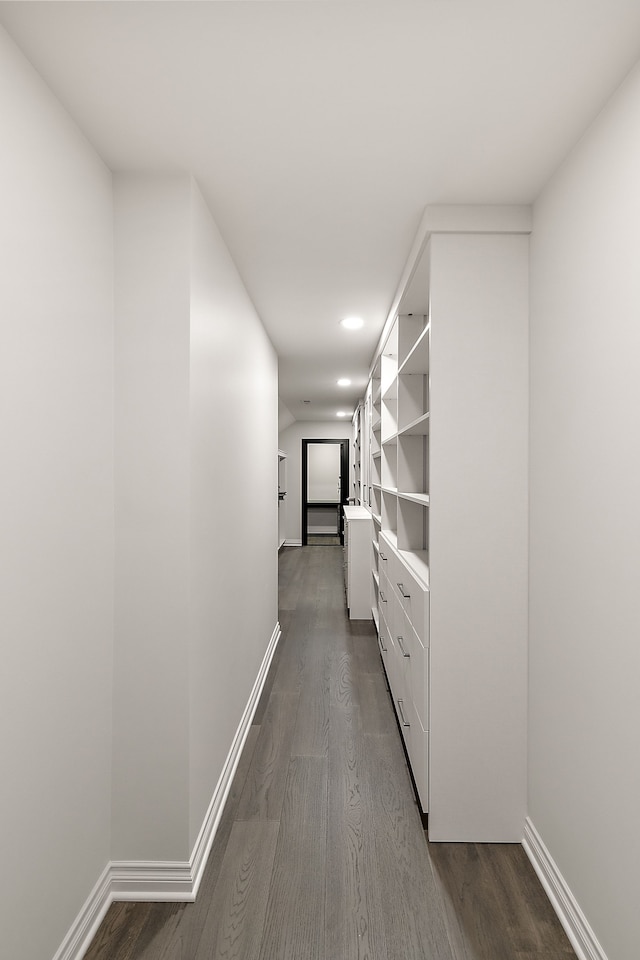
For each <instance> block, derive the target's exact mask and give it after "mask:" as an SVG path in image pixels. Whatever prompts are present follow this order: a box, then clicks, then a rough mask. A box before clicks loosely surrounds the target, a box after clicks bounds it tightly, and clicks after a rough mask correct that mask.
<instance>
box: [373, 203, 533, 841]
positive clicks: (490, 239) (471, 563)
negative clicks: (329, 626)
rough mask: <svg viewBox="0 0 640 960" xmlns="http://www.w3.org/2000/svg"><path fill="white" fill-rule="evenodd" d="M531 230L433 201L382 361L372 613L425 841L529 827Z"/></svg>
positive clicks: (377, 384) (504, 216)
mask: <svg viewBox="0 0 640 960" xmlns="http://www.w3.org/2000/svg"><path fill="white" fill-rule="evenodd" d="M529 230H530V211H529V209H528V208H432V209H430V210H429V209H428V210H427V211H426V213H425V217H424V219H423V223H422V225H421V229H420V232H419V234H418V236H417V238H416V242H415V244H414V248H413V250H412V254H411V257H410V259H409V262H408V263H407V267H406V269H405V274H404V277H405V280H404V282H403V284H401V287H400V290H399V291H398V295H397V297H396V301H395V307H394V310H393V312H392V314H391V317H390V320H389V323H388V325H387V330H386V334H385V337H384V340H383V342H382V343H381V347H380V349H379V351H378V354H377V356H376V358H375V361H374V364H373V368H372V376H371V383H370V388H369V389H370V393H371V398H372V412H371V423H370V428H369V429H370V477H371V480H372V484H371V485H372V503H371V510H372V514H373V542H374V546H373V557H374V560H373V562H372V581H373V582H374V583H375V584H376V590H375V591H374V592H377V597H378V616H377V618H376V622H377V623H378V625H379V642H380V649H381V654H382V658H383V661H384V663H385V668H386V670H387V676H388V679H389V684H390V688H391V692H392V697H393V700H394V705H395V707H396V714H397V717H398V722H399V724H400V728H401V730H402V734H403V736H404V739H405V745H406V748H407V753H408V756H409V759H410V762H411V766H412V770H413V775H414V779H415V782H416V786H417V788H418V794H419V798H420V804H421V806H422V809H423V810H425V811H426V810H427V809H428V812H429V837H430V839H431V840H449V841H465V840H467V841H481V842H482V841H519V840H521V839H522V836H523V830H524V818H525V812H526V779H525V778H526V675H527V674H526V672H527V445H528V439H527V436H528V386H527V384H528V360H527V336H528V288H527V284H528V232H529ZM377 405H378V409H379V418H378V415H377V410H376V406H377ZM376 492H377V495H378V499H376Z"/></svg>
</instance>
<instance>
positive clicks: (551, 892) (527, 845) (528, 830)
mask: <svg viewBox="0 0 640 960" xmlns="http://www.w3.org/2000/svg"><path fill="white" fill-rule="evenodd" d="M522 846H523V847H524V850H525V853H526V854H527V856H528V858H529V860H530V861H531V864H532V866H533V869H534V870H535V871H536V873H537V874H538V878H539V880H540V883H541V884H542V886H543V887H544V889H545V891H546V894H547V896H548V897H549V900H550V901H551V905H552V906H553V909H554V910H555V912H556V913H557V915H558V919H559V920H560V923H561V924H562V926H563V927H564V931H565V933H566V934H567V936H568V937H569V940H570V941H571V946H572V947H573V949H574V950H575V952H576V955H577V956H578V958H579V960H607V956H606V954H605V952H604V950H603V949H602V947H601V946H600V944H599V942H598V938H597V937H596V935H595V933H594V932H593V930H592V929H591V927H590V926H589V922H588V920H587V918H586V917H585V915H584V913H583V912H582V910H581V909H580V906H579V905H578V901H577V900H576V898H575V897H574V895H573V893H572V892H571V889H570V888H569V885H568V884H567V882H566V880H565V879H564V877H563V876H562V874H561V873H560V870H559V869H558V866H557V864H556V863H555V861H554V859H553V857H552V856H551V854H550V853H549V851H548V850H547V848H546V846H545V845H544V842H543V840H542V837H541V836H540V834H539V833H538V831H537V830H536V828H535V826H534V825H533V823H532V821H531V820H530V818H529V817H527V819H526V821H525V828H524V840H523V841H522Z"/></svg>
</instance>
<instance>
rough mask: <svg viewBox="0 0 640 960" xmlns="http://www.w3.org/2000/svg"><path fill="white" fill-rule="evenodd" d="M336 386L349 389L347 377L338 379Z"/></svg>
mask: <svg viewBox="0 0 640 960" xmlns="http://www.w3.org/2000/svg"><path fill="white" fill-rule="evenodd" d="M338 386H339V387H350V386H351V380H349V378H348V377H340V379H339V380H338Z"/></svg>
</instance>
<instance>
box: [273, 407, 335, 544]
mask: <svg viewBox="0 0 640 960" xmlns="http://www.w3.org/2000/svg"><path fill="white" fill-rule="evenodd" d="M352 437H353V424H352V423H351V420H348V421H346V422H345V421H344V420H336V421H333V420H329V421H316V420H296V421H294V423H292V424H291V425H290V426H288V427H287V428H286V429H285V430H283V431H282V433H281V434H280V436H279V440H278V446H279V448H280V449H281V450H283V451H284V452H285V453H286V454H287V496H286V499H285V510H286V516H285V521H284V537H285V539H286V540H287V541H293V542H294V543H300V542H301V540H302V497H301V494H302V441H303V440H322V439H326V440H343V439H348V440H349V442H350V443H349V447H351V440H352ZM349 463H351V449H349ZM349 489H351V482H350V483H349Z"/></svg>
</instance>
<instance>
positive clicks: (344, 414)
mask: <svg viewBox="0 0 640 960" xmlns="http://www.w3.org/2000/svg"><path fill="white" fill-rule="evenodd" d="M336 417H346V413H345V412H344V410H338V412H337V413H336Z"/></svg>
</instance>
